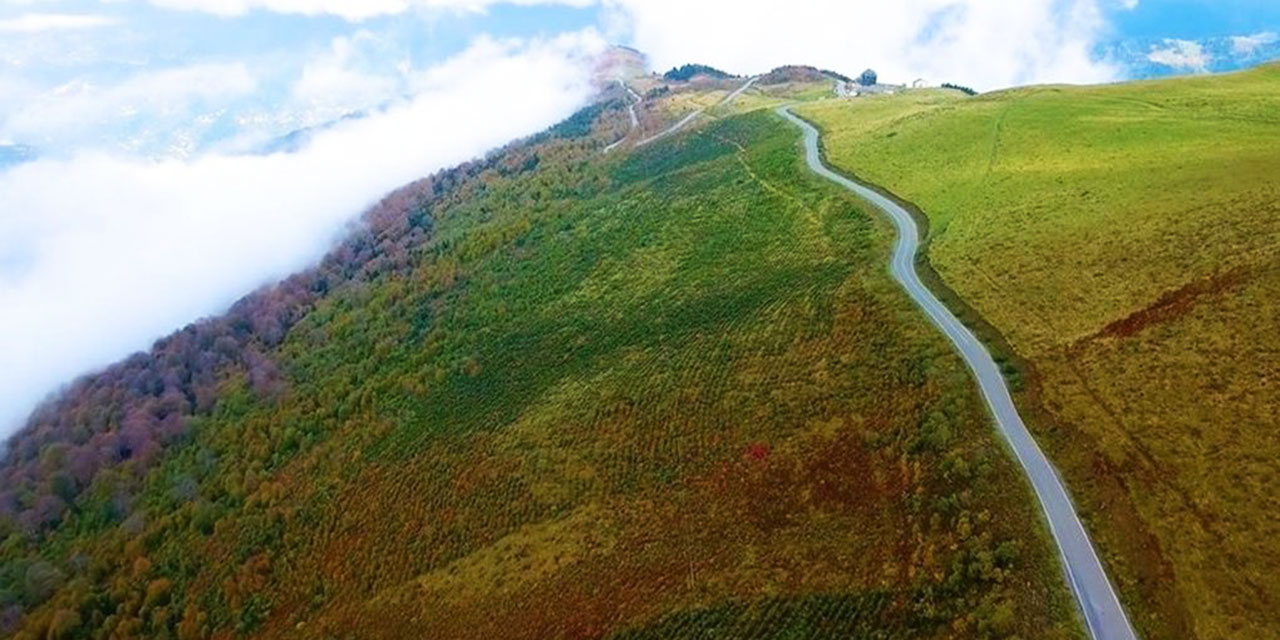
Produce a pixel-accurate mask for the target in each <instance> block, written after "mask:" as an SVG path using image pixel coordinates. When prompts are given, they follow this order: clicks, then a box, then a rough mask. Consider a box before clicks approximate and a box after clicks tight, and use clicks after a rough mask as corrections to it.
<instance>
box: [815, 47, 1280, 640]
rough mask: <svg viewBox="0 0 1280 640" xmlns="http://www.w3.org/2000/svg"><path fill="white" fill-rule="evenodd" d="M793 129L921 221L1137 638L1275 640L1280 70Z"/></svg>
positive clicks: (934, 106)
mask: <svg viewBox="0 0 1280 640" xmlns="http://www.w3.org/2000/svg"><path fill="white" fill-rule="evenodd" d="M797 112H798V113H800V114H801V115H803V116H804V117H806V118H808V119H810V120H812V121H814V122H815V123H817V124H818V125H819V126H820V127H821V128H822V130H823V134H824V136H823V137H824V145H825V152H826V154H827V156H828V159H829V161H830V162H831V163H832V164H834V165H835V166H837V167H839V168H841V169H843V170H845V171H847V172H850V173H852V174H855V175H857V176H858V177H860V178H862V179H865V180H866V181H868V182H871V183H874V184H877V185H879V186H882V187H884V188H886V189H889V190H891V191H892V192H894V193H895V194H896V195H898V196H900V197H901V198H903V199H905V200H907V201H909V202H910V203H912V204H914V205H916V206H918V207H919V209H920V210H921V211H922V212H923V214H924V216H926V217H927V220H928V227H929V230H928V234H929V245H928V258H929V261H930V263H931V265H932V267H933V268H934V269H936V271H937V273H938V274H939V275H940V276H941V279H942V280H943V281H944V282H945V284H946V286H948V287H949V288H950V289H952V290H953V291H954V293H955V294H957V295H958V296H959V298H961V299H963V300H964V301H965V302H966V303H968V305H969V306H971V307H972V308H973V309H974V310H976V312H977V313H978V314H980V315H981V317H982V318H983V319H985V321H986V322H988V323H989V324H990V326H993V327H994V328H995V329H996V330H998V331H999V333H1000V334H1002V336H995V335H992V336H989V337H992V338H1002V339H1003V340H1004V341H1007V344H1008V345H1009V346H1010V347H1011V348H1012V350H1013V351H1014V355H1015V356H1016V357H1017V358H1018V359H1019V360H1020V361H1021V370H1020V371H1019V372H1018V374H1019V375H1020V376H1021V377H1022V378H1023V382H1024V384H1022V387H1023V389H1024V391H1023V392H1022V393H1020V394H1019V395H1020V398H1019V401H1020V403H1021V405H1022V406H1023V408H1024V410H1025V411H1026V412H1027V413H1029V414H1030V415H1031V417H1032V420H1031V422H1032V423H1033V430H1034V431H1036V432H1037V434H1038V435H1039V436H1040V437H1041V439H1042V440H1043V441H1044V442H1045V443H1046V444H1047V445H1048V447H1049V449H1050V451H1051V457H1052V458H1053V459H1054V460H1055V461H1056V462H1057V464H1058V465H1059V466H1060V467H1061V468H1062V470H1063V472H1064V474H1065V475H1066V478H1067V483H1068V485H1069V486H1070V487H1071V489H1072V490H1073V493H1074V494H1075V496H1076V498H1077V501H1078V502H1079V503H1080V504H1081V507H1082V509H1083V511H1084V512H1085V514H1086V516H1087V519H1088V520H1089V523H1090V530H1091V531H1092V532H1093V534H1094V537H1095V540H1096V542H1098V543H1099V545H1100V547H1101V549H1102V552H1103V554H1104V556H1105V558H1106V560H1107V563H1108V564H1109V566H1110V568H1111V570H1112V573H1113V575H1114V576H1115V577H1116V578H1117V579H1118V581H1119V583H1120V587H1121V588H1122V592H1123V598H1124V599H1125V601H1126V604H1127V605H1128V606H1129V607H1130V608H1131V610H1132V611H1133V612H1134V614H1135V615H1134V618H1135V623H1136V624H1137V625H1138V627H1139V630H1140V632H1142V633H1144V635H1145V636H1146V637H1151V638H1261V637H1274V636H1276V635H1277V634H1280V543H1278V542H1277V541H1278V540H1280V520H1277V517H1276V514H1277V513H1280V492H1278V491H1276V483H1277V480H1280V473H1278V471H1280V463H1277V462H1276V460H1277V457H1280V439H1277V438H1276V427H1277V426H1280V392H1278V391H1277V387H1276V384H1277V381H1280V332H1277V330H1276V329H1277V327H1280V305H1277V304H1276V300H1277V299H1280V180H1278V179H1277V176H1280V66H1275V65H1271V66H1267V67H1261V68H1258V69H1255V70H1252V71H1248V72H1242V73H1236V74H1231V75H1221V76H1200V77H1188V78H1177V79H1170V80H1161V81H1150V82H1140V83H1131V84H1122V85H1110V86H1098V87H1065V86H1045V87H1030V88H1023V89H1014V90H1008V91H1001V92H996V93H991V94H985V95H982V96H978V97H976V98H965V97H964V96H962V95H961V94H959V93H958V92H950V91H912V92H908V93H906V94H904V95H899V96H892V97H875V98H864V99H858V100H852V101H850V100H829V101H822V102H817V103H812V104H809V105H806V106H803V107H800V108H798V109H797Z"/></svg>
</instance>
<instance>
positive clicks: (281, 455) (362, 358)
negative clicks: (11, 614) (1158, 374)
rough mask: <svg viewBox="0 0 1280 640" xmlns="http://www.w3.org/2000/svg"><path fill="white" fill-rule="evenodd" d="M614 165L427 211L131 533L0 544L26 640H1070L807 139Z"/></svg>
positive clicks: (956, 403) (1021, 493)
mask: <svg viewBox="0 0 1280 640" xmlns="http://www.w3.org/2000/svg"><path fill="white" fill-rule="evenodd" d="M625 117H626V115H625V113H624V112H623V111H621V110H620V109H617V108H615V109H612V110H607V111H605V112H604V113H603V114H602V116H601V118H602V119H604V120H609V119H613V120H614V121H615V122H613V123H612V124H610V125H609V126H610V127H612V128H613V129H616V128H617V127H616V126H615V125H616V124H617V122H616V121H620V119H623V118H625ZM606 128H608V127H606ZM610 130H612V129H610ZM608 139H609V137H608V136H603V135H600V136H593V135H585V136H569V137H565V138H557V137H553V138H551V139H545V138H543V139H538V140H535V141H533V142H530V143H528V144H525V145H519V146H516V147H514V148H512V149H510V150H508V151H506V152H504V155H502V156H500V157H499V158H497V159H496V160H494V161H493V162H491V163H488V164H487V165H486V166H487V168H485V169H484V170H483V171H479V172H477V173H476V174H475V175H473V176H470V177H467V178H466V179H463V180H460V181H459V182H457V183H454V184H452V185H451V186H448V187H447V188H445V189H443V190H437V196H438V197H436V199H434V200H432V201H431V204H430V205H429V206H426V207H425V208H423V209H422V210H420V211H419V210H414V211H413V212H411V213H410V214H409V219H410V221H411V222H412V223H413V224H414V225H415V227H416V228H418V229H422V228H429V229H430V236H429V239H428V240H426V241H425V243H424V244H423V245H422V246H421V247H420V248H415V249H413V251H414V253H413V254H412V255H411V256H410V257H411V260H405V261H403V262H404V263H405V264H407V265H408V267H407V269H406V270H405V271H392V270H383V271H379V269H378V268H377V267H376V263H371V266H366V267H365V268H364V271H363V272H362V273H364V274H365V276H366V277H363V278H362V279H358V280H353V281H351V282H350V283H347V284H345V285H343V286H340V287H336V288H333V289H332V290H329V291H328V292H327V293H326V294H325V296H324V297H323V298H321V299H320V300H319V302H317V303H316V305H315V307H314V309H312V310H311V311H309V312H308V313H307V314H306V315H305V316H304V317H302V318H301V319H300V320H299V321H298V322H297V323H296V324H295V325H293V326H292V328H291V329H290V330H289V331H288V333H287V334H286V335H285V336H284V338H283V341H282V342H281V343H280V345H279V346H278V347H276V348H274V349H272V350H270V351H269V352H267V353H266V354H265V355H266V356H267V357H270V358H272V359H273V360H274V361H275V362H276V363H277V365H278V368H279V372H280V374H279V375H280V382H279V384H278V385H277V387H276V389H277V390H276V391H274V392H272V393H270V394H267V395H263V394H260V393H255V392H253V391H252V390H251V388H250V387H251V385H250V381H248V380H246V379H245V377H244V376H229V377H228V378H227V379H226V380H225V381H224V382H223V384H222V387H221V390H220V392H219V397H218V401H217V403H216V405H215V408H214V409H213V410H212V411H211V412H209V413H208V414H201V415H200V416H199V417H197V418H194V419H193V420H192V423H191V425H190V435H189V436H188V437H187V439H186V440H185V441H184V442H185V444H183V445H182V446H180V447H175V448H174V449H172V450H171V451H169V452H167V453H166V454H165V456H164V458H162V459H161V461H160V463H159V464H158V465H157V466H156V467H155V468H154V469H152V470H151V471H149V472H147V473H146V475H145V477H144V478H143V480H142V487H143V489H142V491H141V492H140V493H139V495H138V496H137V497H136V499H135V500H134V502H133V505H134V511H133V515H130V516H128V517H127V518H125V519H123V520H113V519H112V518H111V517H109V516H104V517H101V518H90V517H89V516H88V515H87V514H93V513H100V512H104V511H103V510H102V509H100V508H99V506H100V504H101V503H109V502H110V501H111V500H113V499H117V497H118V495H119V494H118V493H113V492H115V491H116V489H114V488H113V487H117V486H118V485H116V484H111V483H112V482H114V481H113V480H111V479H110V478H107V479H99V480H95V483H96V484H94V485H92V490H90V491H86V492H85V493H84V494H82V495H81V496H80V497H79V498H77V502H76V504H75V505H74V508H73V509H72V510H71V512H70V514H69V515H68V516H67V517H66V518H65V519H64V520H62V521H61V522H60V524H59V525H58V526H57V527H56V528H55V529H53V530H52V531H51V532H50V533H48V534H46V535H45V536H44V537H43V538H40V539H36V540H31V539H28V538H25V537H23V536H22V535H20V534H19V533H13V534H12V535H9V537H8V538H7V539H6V540H5V542H4V546H3V547H0V553H3V558H4V560H5V562H6V565H7V566H11V567H16V566H19V565H18V564H16V563H27V564H23V565H21V566H24V567H28V566H41V567H47V568H48V570H50V571H53V572H55V574H56V575H58V576H60V579H58V580H50V581H49V584H50V585H51V588H50V589H49V590H48V591H47V592H45V593H42V594H36V595H32V598H35V597H39V596H42V597H43V599H42V600H34V599H33V600H31V602H34V603H35V604H33V605H31V606H32V609H31V613H30V614H29V615H27V616H26V617H24V618H23V619H22V627H21V629H20V630H19V631H18V637H22V638H43V637H57V638H64V637H65V638H106V637H117V638H135V637H176V638H181V639H183V640H187V639H191V638H209V637H216V638H232V637H263V638H284V637H318V638H357V637H358V638H378V637H385V638H404V637H431V638H477V639H488V638H495V637H502V638H513V639H518V638H610V637H616V638H636V639H640V638H712V637H717V638H725V637H752V638H757V637H759V638H770V637H771V638H846V637H866V638H947V637H962V638H969V637H973V638H1011V637H1021V638H1048V639H1054V638H1063V639H1065V638H1078V637H1080V631H1079V626H1078V622H1077V618H1076V613H1075V609H1074V604H1073V602H1072V601H1071V599H1070V598H1069V596H1068V595H1067V592H1066V589H1065V586H1064V583H1063V580H1062V575H1061V573H1060V570H1059V568H1058V566H1057V564H1056V558H1055V556H1054V554H1053V552H1052V550H1051V547H1050V546H1049V543H1048V540H1047V536H1046V534H1045V533H1044V531H1043V530H1042V528H1041V523H1040V520H1039V516H1038V511H1037V509H1036V507H1035V505H1034V503H1033V502H1032V500H1031V498H1030V493H1029V490H1028V489H1027V487H1026V486H1025V484H1024V483H1023V481H1022V480H1021V477H1020V476H1019V474H1018V472H1017V470H1016V468H1015V467H1014V465H1013V464H1012V463H1011V461H1010V460H1009V459H1008V457H1007V455H1006V452H1005V451H1004V450H1003V449H1002V448H1001V446H1000V445H999V443H998V441H997V439H996V436H995V433H994V431H993V429H992V427H991V425H990V421H989V419H988V417H987V415H986V413H985V410H984V408H983V407H982V405H981V404H980V400H979V399H978V397H977V395H976V392H975V389H974V385H973V383H972V381H971V380H970V377H969V375H968V373H967V372H966V370H965V369H964V368H963V365H962V364H961V362H960V361H959V360H958V358H957V357H956V356H954V355H953V354H952V352H951V350H950V349H949V347H948V345H947V344H946V342H945V341H944V340H943V338H942V337H941V336H940V335H937V334H936V332H934V331H933V330H932V329H930V328H929V325H928V324H927V323H926V322H925V321H924V320H923V318H922V316H921V315H920V313H919V312H918V311H917V310H916V309H914V308H913V307H912V306H911V304H910V302H909V301H908V300H907V298H906V297H905V295H904V294H902V293H901V292H900V291H899V290H898V289H897V287H896V286H895V285H894V284H893V282H892V281H891V280H890V279H889V277H888V275H887V272H886V268H885V264H886V260H887V254H888V247H889V244H890V240H891V235H890V231H889V229H888V227H887V226H886V225H885V224H883V222H882V221H880V219H879V218H878V217H876V216H875V215H872V214H870V213H869V212H868V211H866V210H864V209H863V208H862V205H861V204H860V203H858V202H857V201H855V200H854V199H852V197H851V196H848V195H846V194H844V193H842V192H840V191H838V190H837V189H835V188H833V187H829V186H828V185H826V184H824V183H822V182H820V181H818V179H817V178H814V177H811V176H810V174H809V173H808V172H807V170H806V169H805V168H804V166H803V164H802V160H801V155H800V149H799V134H798V132H797V131H796V130H795V129H794V128H793V127H790V126H788V125H787V124H786V123H784V122H782V121H781V120H780V119H778V118H777V117H776V116H774V115H773V114H772V113H769V112H767V111H757V112H755V113H749V114H746V115H739V116H733V117H724V118H721V119H719V120H716V121H715V122H712V123H708V124H706V125H705V126H702V127H701V128H699V129H698V130H696V131H692V132H690V133H687V134H684V135H681V136H678V137H674V138H671V139H668V140H664V141H662V142H659V143H656V144H654V145H651V146H649V147H646V148H644V149H642V150H639V151H636V152H633V153H615V154H610V155H607V156H606V155H602V154H600V148H601V147H602V146H603V144H604V143H605V142H606V141H607V140H608ZM104 513H111V512H110V511H109V510H108V511H106V512H104ZM41 572H44V573H41ZM36 573H37V574H38V575H37V578H39V577H42V576H45V575H53V574H49V573H48V572H47V571H46V570H45V569H43V568H42V569H41V571H38V572H36ZM30 574H31V570H27V575H28V577H29V576H30ZM19 582H20V581H19ZM6 584H8V583H6ZM15 584H17V583H15ZM22 597H27V596H26V595H23V596H22Z"/></svg>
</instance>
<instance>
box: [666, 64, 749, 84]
mask: <svg viewBox="0 0 1280 640" xmlns="http://www.w3.org/2000/svg"><path fill="white" fill-rule="evenodd" d="M695 76H706V77H708V78H714V79H716V80H723V79H725V78H733V77H735V76H733V75H732V74H729V73H725V72H724V71H721V70H719V69H717V68H715V67H708V66H707V65H705V64H684V65H680V66H679V67H672V68H671V70H670V71H668V72H666V73H664V74H662V77H663V78H665V79H667V80H670V81H672V82H686V81H689V80H692V79H693V78H694V77H695Z"/></svg>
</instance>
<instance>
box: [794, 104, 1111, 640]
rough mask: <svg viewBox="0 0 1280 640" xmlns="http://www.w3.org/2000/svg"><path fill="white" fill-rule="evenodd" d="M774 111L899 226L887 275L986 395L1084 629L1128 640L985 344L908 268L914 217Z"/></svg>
mask: <svg viewBox="0 0 1280 640" xmlns="http://www.w3.org/2000/svg"><path fill="white" fill-rule="evenodd" d="M777 111H778V114H779V115H781V116H782V117H784V118H786V119H787V120H790V121H791V122H793V123H795V125H796V126H798V127H800V128H801V129H802V130H803V131H804V148H805V159H806V160H807V161H808V163H809V168H810V169H812V170H813V171H814V173H817V174H818V175H820V176H822V177H824V178H826V179H828V180H831V181H832V182H835V183H836V184H839V185H840V186H842V187H844V188H846V189H848V190H850V191H852V192H854V193H856V194H858V195H859V196H861V197H862V198H864V199H866V200H868V201H870V202H871V204H874V205H875V206H876V207H877V208H879V209H880V210H882V211H884V212H885V213H886V214H888V216H889V217H890V218H892V219H893V223H894V225H895V226H896V227H897V228H898V241H897V246H896V247H895V248H894V251H893V262H892V263H891V265H890V272H892V274H893V277H894V278H895V279H896V280H897V281H898V283H899V284H901V285H902V287H903V288H904V289H906V290H907V294H908V295H910V296H911V298H912V300H915V302H916V304H917V305H919V306H920V308H921V309H923V310H924V312H925V313H926V314H927V315H928V316H929V319H930V320H932V321H933V324H934V325H936V326H937V327H938V328H939V329H941V330H942V332H943V333H945V334H947V337H948V338H950V339H951V343H952V344H954V345H955V347H956V349H957V350H959V351H960V355H961V356H962V357H963V358H964V361H965V363H966V364H968V365H969V369H970V370H972V371H973V374H974V376H976V377H977V378H978V386H979V387H981V389H982V395H983V397H985V398H986V400H987V406H988V407H990V408H991V413H992V414H993V416H994V417H995V419H996V425H997V426H998V427H999V428H1000V433H1001V435H1003V436H1004V439H1005V440H1006V441H1007V442H1008V443H1009V446H1010V447H1011V448H1012V449H1013V452H1014V454H1015V455H1016V456H1017V458H1018V463H1019V464H1021V465H1022V469H1023V471H1025V472H1026V474H1027V477H1028V478H1029V479H1030V480H1031V486H1032V487H1033V488H1034V489H1035V492H1036V497H1037V498H1039V500H1040V507H1041V508H1042V509H1043V510H1044V514H1045V518H1046V519H1047V520H1048V521H1049V530H1050V531H1051V532H1052V533H1053V539H1054V541H1055V542H1056V543H1057V545H1058V551H1059V553H1060V554H1061V556H1062V563H1063V567H1064V568H1065V572H1066V575H1067V581H1068V583H1070V585H1071V590H1072V591H1073V592H1074V593H1075V596H1076V600H1077V601H1078V602H1079V603H1080V610H1081V613H1083V614H1084V619H1085V624H1086V625H1087V626H1088V629H1089V634H1090V635H1091V636H1092V637H1093V638H1095V639H1096V640H1134V639H1135V634H1134V632H1133V627H1132V626H1131V625H1130V624H1129V619H1128V617H1126V616H1125V612H1124V608H1123V607H1121V606H1120V599H1119V598H1117V597H1116V592H1115V589H1113V588H1112V586H1111V582H1110V581H1108V580H1107V574H1106V571H1105V570H1104V569H1103V568H1102V562H1101V561H1099V560H1098V554H1097V553H1096V552H1095V551H1094V549H1093V544H1092V543H1090V542H1089V534H1088V533H1086V532H1085V530H1084V526H1083V525H1082V524H1081V523H1080V518H1079V516H1077V515H1076V510H1075V507H1074V506H1073V505H1072V504H1071V498H1069V497H1068V496H1067V490H1066V488H1065V487H1064V486H1063V484H1062V481H1061V480H1060V479H1059V478H1058V474H1057V473H1056V472H1055V471H1054V469H1053V467H1052V465H1050V464H1049V460H1048V459H1047V458H1045V456H1044V453H1043V452H1041V451H1040V447H1039V446H1037V445H1036V441H1035V440H1034V439H1033V438H1032V437H1031V434H1030V433H1029V432H1028V431H1027V427H1026V425H1024V424H1023V423H1022V418H1021V417H1020V416H1019V415H1018V410H1017V409H1016V408H1014V406H1013V400H1012V399H1011V398H1010V397H1009V389H1008V387H1006V386H1005V383H1004V377H1002V376H1001V375H1000V369H999V368H998V367H997V366H996V363H995V361H994V360H992V359H991V354H990V353H988V352H987V349H986V347H984V346H982V343H981V342H979V341H978V339H977V338H976V337H974V335H973V333H972V332H970V331H969V329H968V328H966V327H965V326H964V325H963V324H961V323H960V321H959V320H958V319H956V317H955V316H954V315H952V314H951V312H950V311H949V310H947V308H946V307H945V306H943V305H942V303H941V302H939V301H938V299H937V298H936V297H934V295H933V293H931V292H930V291H929V290H928V289H927V288H925V286H924V284H923V283H921V282H920V276H919V275H918V274H916V270H915V255H916V250H917V248H918V246H919V244H920V240H919V235H918V232H917V230H916V223H915V220H913V219H912V218H911V215H910V214H908V213H907V212H906V211H905V210H903V208H902V207H900V206H898V205H897V204H896V203H894V202H893V201H892V200H890V199H888V198H886V197H884V196H882V195H880V194H879V193H876V192H875V191H874V190H872V189H869V188H867V187H864V186H862V185H860V184H858V183H856V182H854V181H852V180H849V179H848V178H845V177H844V176H841V175H839V174H837V173H836V172H834V171H832V170H831V169H829V168H828V167H827V166H826V165H824V164H823V163H822V158H821V156H820V155H819V153H818V130H817V129H815V128H813V126H812V125H810V124H809V123H807V122H805V121H804V120H801V119H800V118H798V117H796V116H795V114H792V113H791V111H790V109H789V108H788V107H779V108H778V110H777Z"/></svg>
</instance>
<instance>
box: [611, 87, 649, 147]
mask: <svg viewBox="0 0 1280 640" xmlns="http://www.w3.org/2000/svg"><path fill="white" fill-rule="evenodd" d="M618 86H620V87H622V88H623V89H626V90H627V95H628V96H630V97H631V101H630V102H629V103H628V104H627V115H630V116H631V128H630V129H628V130H627V132H626V133H624V134H622V137H621V138H618V139H617V140H616V141H614V142H613V143H611V144H610V145H609V146H607V147H605V148H604V152H605V153H609V152H610V151H613V150H614V149H615V148H617V146H618V145H620V144H622V143H623V142H626V140H627V136H630V135H631V132H632V131H635V130H636V129H637V128H638V127H639V126H640V117H639V116H637V115H636V105H638V104H640V100H641V98H640V94H638V93H636V92H635V91H633V90H632V89H631V87H628V86H627V83H625V82H623V81H621V80H619V81H618Z"/></svg>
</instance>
